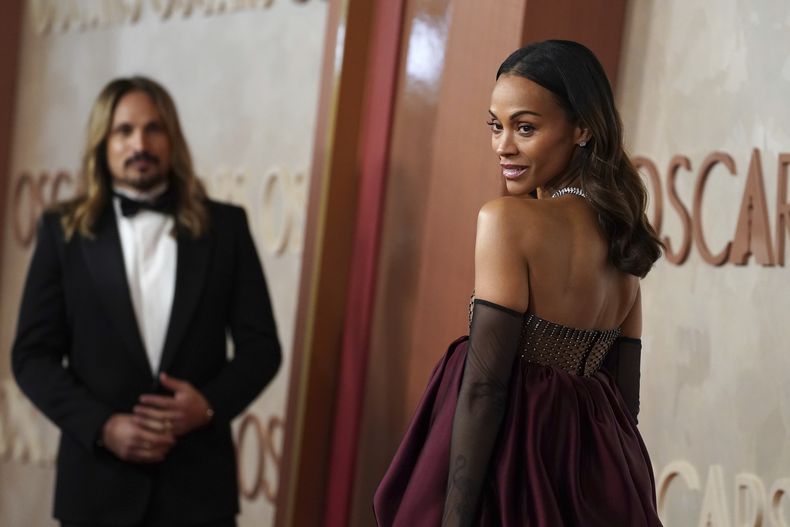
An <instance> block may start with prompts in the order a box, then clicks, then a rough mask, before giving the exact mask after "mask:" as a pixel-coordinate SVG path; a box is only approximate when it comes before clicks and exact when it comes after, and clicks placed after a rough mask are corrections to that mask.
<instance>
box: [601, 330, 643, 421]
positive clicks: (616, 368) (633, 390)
mask: <svg viewBox="0 0 790 527" xmlns="http://www.w3.org/2000/svg"><path fill="white" fill-rule="evenodd" d="M641 359H642V341H641V340H640V339H632V338H628V337H619V338H618V339H617V340H616V341H615V342H614V344H613V345H612V349H611V350H609V353H607V354H606V359H604V363H603V367H604V369H606V371H608V372H609V374H610V375H611V376H612V377H614V380H615V382H616V383H617V387H618V388H619V389H620V394H621V395H622V396H623V400H624V401H625V404H626V406H627V407H628V410H629V411H630V412H631V415H632V416H633V417H634V421H635V422H638V419H637V415H639V379H640V371H639V367H640V362H641Z"/></svg>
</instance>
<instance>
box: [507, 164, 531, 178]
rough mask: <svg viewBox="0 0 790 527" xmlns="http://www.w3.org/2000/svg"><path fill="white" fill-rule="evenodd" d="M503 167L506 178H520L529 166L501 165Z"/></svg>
mask: <svg viewBox="0 0 790 527" xmlns="http://www.w3.org/2000/svg"><path fill="white" fill-rule="evenodd" d="M501 167H502V176H504V178H505V179H518V178H519V177H520V176H521V174H523V173H524V172H526V171H527V168H529V167H526V166H524V165H501Z"/></svg>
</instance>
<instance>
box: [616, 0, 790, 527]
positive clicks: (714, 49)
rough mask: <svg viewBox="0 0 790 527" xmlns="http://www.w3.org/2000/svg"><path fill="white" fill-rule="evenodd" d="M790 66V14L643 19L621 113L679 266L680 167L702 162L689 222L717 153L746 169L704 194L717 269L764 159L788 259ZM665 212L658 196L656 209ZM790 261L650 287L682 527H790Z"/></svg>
mask: <svg viewBox="0 0 790 527" xmlns="http://www.w3.org/2000/svg"><path fill="white" fill-rule="evenodd" d="M788 50H790V3H788V2H787V1H786V0H763V1H760V2H753V1H748V0H719V1H716V2H701V1H687V0H666V1H660V2H655V1H650V0H635V1H634V2H631V3H630V5H629V11H628V15H627V25H626V32H625V35H624V41H623V59H622V63H621V70H620V80H619V86H618V98H619V102H620V108H621V111H622V114H623V119H624V124H625V130H626V137H627V143H628V146H629V150H630V151H631V152H632V153H633V154H636V155H642V156H645V157H647V158H649V159H651V160H652V161H654V162H655V164H656V166H657V167H658V171H659V174H660V179H661V182H662V185H663V188H662V196H663V197H662V202H663V215H664V221H663V229H662V231H663V235H664V236H669V238H670V239H671V243H672V247H673V249H674V250H675V251H677V250H678V248H679V246H680V244H681V241H682V236H683V228H682V223H681V221H680V219H679V218H680V216H679V215H678V213H677V212H676V210H675V209H674V208H672V206H671V205H670V203H669V200H668V196H667V188H666V184H667V167H668V166H669V162H670V159H671V158H672V157H673V156H675V155H677V154H682V155H686V156H688V158H689V160H690V162H691V170H690V171H687V170H685V169H681V170H680V171H679V172H678V176H677V185H676V186H677V193H678V197H679V198H680V201H681V202H682V203H683V204H684V205H685V207H686V209H688V210H689V212H691V211H692V203H693V195H694V187H695V183H696V181H697V178H698V173H699V169H700V167H701V165H702V163H703V160H704V159H705V158H706V157H707V156H708V155H709V154H710V153H712V152H715V151H720V152H725V153H727V154H729V155H730V156H731V157H732V159H733V160H734V162H735V175H734V176H733V175H731V174H730V173H729V171H728V170H727V168H725V167H724V166H723V165H717V166H716V167H715V168H713V170H712V172H711V173H710V177H709V178H708V179H707V184H706V187H705V192H704V193H703V200H702V209H701V220H702V226H703V233H704V235H705V239H706V241H707V244H708V246H709V247H710V251H711V252H712V253H718V252H719V251H720V250H721V249H722V248H723V247H724V246H725V245H726V243H727V242H728V241H730V240H733V239H734V233H735V230H736V224H737V221H738V214H739V212H740V209H741V199H742V193H743V191H744V188H745V183H746V176H747V174H748V169H749V164H750V160H751V156H752V150H753V149H755V148H756V149H759V152H760V156H761V161H762V172H763V180H764V185H765V195H766V197H767V208H768V225H769V228H770V234H771V238H772V239H771V242H772V245H773V249H774V251H776V244H775V243H773V242H774V238H775V236H776V235H777V234H776V230H777V226H776V220H775V218H776V213H777V202H776V199H777V185H778V177H777V166H778V157H779V155H780V154H781V153H790V126H788V124H789V123H790V54H788ZM658 199H659V197H658V195H657V193H656V192H655V191H653V192H652V201H653V205H652V207H655V203H656V202H657V201H658ZM784 201H785V202H787V201H788V200H787V199H786V197H785V199H784ZM652 210H655V209H654V208H653V209H652ZM753 222H756V216H755V217H753ZM752 228H753V229H754V228H755V223H753V224H752ZM781 236H783V237H784V238H785V240H788V241H790V237H788V233H787V231H785V232H784V233H782V234H781ZM755 241H756V240H753V242H755ZM787 261H788V263H787V264H786V265H785V266H784V267H782V266H773V267H766V266H762V265H759V264H758V263H757V262H756V261H755V258H754V257H752V258H751V259H749V261H748V263H747V264H746V265H743V266H736V265H733V264H731V263H726V264H725V265H723V266H720V267H716V266H712V265H710V264H708V263H706V262H705V261H704V260H703V258H702V257H701V255H700V251H699V249H698V246H697V244H696V243H692V245H691V252H690V255H689V257H688V260H687V261H686V262H685V263H684V264H682V265H679V266H678V265H674V264H671V263H669V262H668V261H666V260H662V261H661V262H660V263H659V264H658V265H657V266H656V268H655V270H654V271H653V272H652V273H651V274H650V275H649V276H648V278H647V279H646V280H645V281H644V283H643V306H644V308H643V311H644V320H645V324H644V331H643V334H644V339H643V343H644V349H645V352H644V355H643V369H642V371H643V385H642V386H643V389H642V412H641V414H640V428H641V430H642V432H643V434H644V437H645V441H646V443H647V446H648V449H649V450H650V452H651V455H652V459H653V463H654V466H655V468H656V478H657V479H658V480H659V483H664V487H663V489H662V488H661V487H660V488H659V495H660V496H663V497H664V499H665V501H664V503H663V505H664V506H663V507H662V508H663V515H664V518H665V520H666V525H667V526H668V527H670V526H671V527H686V526H694V525H700V526H706V525H709V526H711V527H721V526H725V527H730V526H732V527H741V526H750V527H751V526H758V525H763V526H775V527H779V526H785V525H790V519H789V518H790V496H789V494H790V479H788V478H790V353H788V351H790V324H788V313H790V255H788V257H787ZM672 474H675V475H676V476H675V477H674V478H673V477H672ZM695 487H696V488H695ZM760 515H762V517H761V519H758V516H760ZM782 518H784V519H782Z"/></svg>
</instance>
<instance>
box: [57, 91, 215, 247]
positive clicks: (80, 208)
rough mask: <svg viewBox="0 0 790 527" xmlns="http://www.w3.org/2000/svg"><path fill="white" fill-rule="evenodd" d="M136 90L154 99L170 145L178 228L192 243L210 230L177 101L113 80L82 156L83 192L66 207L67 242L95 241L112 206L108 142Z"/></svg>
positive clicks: (98, 108) (95, 107)
mask: <svg viewBox="0 0 790 527" xmlns="http://www.w3.org/2000/svg"><path fill="white" fill-rule="evenodd" d="M134 91H141V92H143V93H145V94H147V95H148V96H149V97H150V98H151V101H152V102H153V104H154V106H155V107H156V109H157V111H158V113H159V117H160V119H161V120H162V125H163V126H164V129H165V133H166V134H167V136H168V138H169V140H170V148H171V167H170V173H169V174H167V177H168V180H169V184H170V185H171V186H172V188H173V191H174V192H175V196H176V197H175V201H176V208H175V212H174V217H175V222H176V225H177V227H178V228H179V229H181V230H184V231H186V232H187V233H189V235H190V236H192V237H193V238H199V237H200V236H202V235H203V234H205V232H206V230H207V228H208V220H209V218H208V210H207V209H206V204H205V199H206V192H205V190H204V189H203V185H202V184H201V183H200V181H199V180H198V178H197V176H196V175H195V171H194V169H193V166H192V156H191V155H190V153H189V147H187V143H186V140H185V139H184V134H183V133H182V131H181V124H180V123H179V120H178V113H177V112H176V106H175V104H174V103H173V99H172V98H171V97H170V94H168V93H167V91H166V90H165V89H164V88H163V87H162V86H161V85H160V84H159V83H157V82H155V81H153V80H151V79H148V78H146V77H140V76H136V77H128V78H119V79H115V80H113V81H111V82H110V83H109V84H107V86H105V87H104V89H103V90H102V91H101V93H100V94H99V97H98V98H97V99H96V102H95V103H94V105H93V109H92V110H91V114H90V119H89V121H88V133H87V139H86V142H85V150H84V152H83V155H82V167H81V176H82V178H83V181H82V183H83V186H84V192H83V193H82V194H81V195H80V196H79V197H78V198H76V199H75V200H73V201H72V202H70V203H68V204H66V205H65V207H64V208H63V215H62V217H61V218H62V219H61V222H62V225H63V231H64V234H65V236H66V239H67V240H68V239H71V237H72V236H74V233H75V232H78V233H79V234H80V235H82V236H85V237H88V238H92V237H93V236H94V232H93V229H94V227H95V225H96V221H97V220H98V219H99V217H100V216H101V215H102V213H103V212H104V209H105V207H106V206H107V205H108V203H109V201H110V196H111V189H112V175H111V173H110V169H109V166H108V164H107V138H108V136H109V134H110V128H111V127H112V119H113V114H114V113H115V108H116V106H117V105H118V101H120V100H121V98H122V97H123V96H124V95H126V94H128V93H130V92H134Z"/></svg>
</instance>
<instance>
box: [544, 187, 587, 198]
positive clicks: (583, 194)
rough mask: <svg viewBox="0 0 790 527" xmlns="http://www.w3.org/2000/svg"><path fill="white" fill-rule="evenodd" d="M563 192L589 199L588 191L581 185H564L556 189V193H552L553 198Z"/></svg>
mask: <svg viewBox="0 0 790 527" xmlns="http://www.w3.org/2000/svg"><path fill="white" fill-rule="evenodd" d="M563 194H574V195H576V196H581V197H582V198H584V199H587V193H586V192H585V191H583V190H582V189H580V188H579V187H564V188H561V189H559V190H555V191H554V193H553V194H552V195H551V197H552V198H559V197H560V196H562V195H563Z"/></svg>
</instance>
